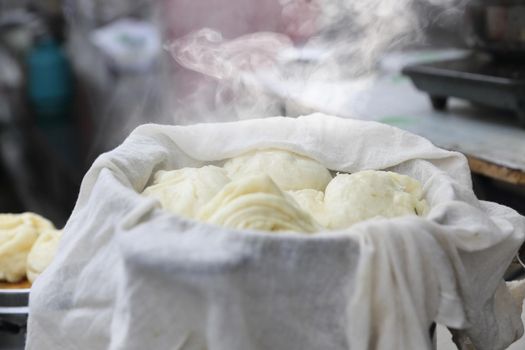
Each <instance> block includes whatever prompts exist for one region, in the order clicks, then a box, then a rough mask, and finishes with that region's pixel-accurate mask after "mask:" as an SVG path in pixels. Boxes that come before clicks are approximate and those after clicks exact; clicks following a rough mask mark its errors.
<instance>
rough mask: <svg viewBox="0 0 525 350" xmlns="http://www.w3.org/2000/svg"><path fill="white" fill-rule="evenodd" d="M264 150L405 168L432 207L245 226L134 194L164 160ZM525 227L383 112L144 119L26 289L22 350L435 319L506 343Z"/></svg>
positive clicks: (404, 335) (391, 332)
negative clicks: (351, 218) (256, 228)
mask: <svg viewBox="0 0 525 350" xmlns="http://www.w3.org/2000/svg"><path fill="white" fill-rule="evenodd" d="M268 147H278V148H284V149H288V150H290V151H294V152H298V153H300V154H304V155H307V156H309V157H312V158H314V159H317V160H318V161H320V162H321V163H323V164H324V165H325V166H327V167H328V168H329V169H332V170H334V171H341V172H355V171H358V170H365V169H385V170H393V171H398V172H400V173H403V174H407V175H410V176H412V177H414V178H416V179H418V180H419V181H421V182H422V184H423V186H424V190H425V193H426V198H427V200H428V202H429V205H430V207H431V210H430V212H429V214H428V216H427V217H425V218H420V217H400V218H394V219H380V220H369V221H365V222H362V223H359V224H356V225H354V226H352V227H351V228H349V229H347V230H343V231H334V232H326V233H319V234H315V235H304V234H300V233H264V232H239V231H234V230H228V229H224V228H220V227H214V226H211V225H208V224H205V223H199V222H194V221H191V220H185V219H182V218H179V217H176V216H174V215H172V214H169V213H168V212H165V211H164V210H162V209H160V208H159V206H158V203H157V202H156V201H155V200H152V199H149V198H144V197H142V196H140V195H139V194H138V192H141V191H142V190H143V188H144V187H145V186H146V185H147V184H148V182H149V181H150V180H151V177H152V174H153V173H154V172H155V171H157V170H159V169H176V168H180V167H185V166H202V165H205V164H218V165H220V164H222V161H223V160H224V159H227V158H230V157H233V156H236V155H238V154H241V153H243V152H245V151H248V150H251V149H255V148H268ZM524 231H525V220H524V218H523V217H522V216H520V215H519V214H517V213H516V212H515V211H513V210H512V209H509V208H506V207H503V206H500V205H497V204H494V203H488V202H482V201H478V200H477V199H476V197H475V196H474V194H473V192H472V184H471V180H470V172H469V169H468V165H467V162H466V160H465V158H464V157H463V156H462V155H461V154H459V153H455V152H448V151H444V150H441V149H439V148H437V147H435V146H433V145H432V144H431V143H430V142H429V141H427V140H425V139H423V138H421V137H418V136H416V135H412V134H410V133H407V132H405V131H402V130H399V129H397V128H393V127H390V126H386V125H383V124H379V123H374V122H364V121H356V120H348V119H339V118H336V117H331V116H326V115H321V114H315V115H310V116H305V117H300V118H297V119H291V118H282V117H275V118H267V119H256V120H246V121H240V122H233V123H213V124H199V125H192V126H161V125H144V126H141V127H139V128H137V129H136V130H135V131H134V132H133V133H132V134H131V135H130V136H129V137H128V138H127V139H126V141H125V142H124V143H123V144H122V145H121V146H119V147H118V148H116V149H115V150H113V151H111V152H108V153H106V154H103V155H101V156H100V157H99V158H98V159H97V160H96V161H95V163H94V164H93V166H92V168H91V169H90V170H89V171H88V173H87V174H86V176H85V178H84V181H83V183H82V187H81V190H80V195H79V198H78V202H77V205H76V207H75V209H74V211H73V213H72V215H71V218H70V220H69V221H68V223H67V225H66V227H65V229H64V235H63V239H62V242H61V246H60V249H59V253H58V255H57V257H56V259H55V260H54V262H53V263H52V264H51V266H50V267H49V268H48V270H46V271H45V272H44V274H43V275H41V277H40V278H39V279H38V280H37V281H36V283H35V284H34V285H33V289H32V293H31V298H30V316H29V328H28V342H27V349H38V350H45V349H195V350H197V349H210V350H251V349H257V350H263V349H286V350H294V349H301V350H305V349H312V350H314V349H323V350H332V349H333V350H342V349H352V350H366V349H371V350H373V349H427V348H430V346H431V345H430V337H429V334H428V329H429V327H430V325H431V323H432V322H433V321H437V322H439V323H442V324H444V325H447V326H449V327H452V328H458V329H459V328H462V329H463V330H462V331H460V333H461V334H463V336H468V337H470V338H471V340H472V342H473V343H474V344H475V346H476V349H477V350H485V349H486V350H498V349H504V348H505V347H506V346H508V344H510V343H511V342H512V341H514V340H515V339H517V338H518V337H519V336H521V334H522V333H523V326H522V324H521V320H520V313H519V310H518V309H517V308H516V307H515V304H513V302H512V299H511V297H510V295H509V293H508V290H507V289H506V287H505V286H504V284H503V280H502V276H503V273H504V271H505V269H506V267H507V266H508V265H509V263H510V262H511V260H512V258H513V255H514V254H515V253H516V251H517V249H518V248H519V246H520V244H521V242H522V241H523V239H524ZM496 290H498V293H497V294H496ZM495 295H496V297H495Z"/></svg>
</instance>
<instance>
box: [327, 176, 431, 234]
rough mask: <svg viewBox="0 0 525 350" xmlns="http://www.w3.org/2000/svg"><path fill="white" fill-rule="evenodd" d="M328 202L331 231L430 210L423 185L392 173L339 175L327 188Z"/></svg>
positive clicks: (328, 225)
mask: <svg viewBox="0 0 525 350" xmlns="http://www.w3.org/2000/svg"><path fill="white" fill-rule="evenodd" d="M324 200H325V210H326V213H327V215H328V216H329V217H328V222H327V227H328V228H330V229H342V228H346V227H349V226H351V225H352V224H354V223H356V222H359V221H363V220H367V219H370V218H374V217H386V218H391V217H395V216H402V215H423V214H425V213H426V211H427V204H426V201H425V200H424V199H423V191H422V188H421V184H420V183H419V182H418V181H417V180H415V179H413V178H411V177H409V176H406V175H401V174H398V173H394V172H390V171H376V170H366V171H360V172H357V173H354V174H338V175H337V176H336V177H335V178H334V179H333V180H332V181H331V182H330V184H328V186H327V187H326V192H325V197H324Z"/></svg>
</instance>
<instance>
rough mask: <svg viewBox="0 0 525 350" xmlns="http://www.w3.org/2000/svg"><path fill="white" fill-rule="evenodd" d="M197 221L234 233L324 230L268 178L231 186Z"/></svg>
mask: <svg viewBox="0 0 525 350" xmlns="http://www.w3.org/2000/svg"><path fill="white" fill-rule="evenodd" d="M197 218H198V219H200V220H202V221H205V222H209V223H212V224H216V225H220V226H224V227H228V228H233V229H252V230H261V231H295V232H307V233H311V232H316V231H318V230H319V228H320V227H319V225H318V224H317V223H316V222H315V220H314V219H313V218H312V217H311V216H310V215H309V214H307V213H306V212H304V211H303V210H301V209H300V208H299V207H298V206H296V204H295V203H294V202H293V201H292V200H290V199H289V198H288V197H287V196H286V195H285V193H283V192H282V191H281V190H280V189H279V187H278V186H277V184H275V182H274V181H273V180H272V179H271V178H270V177H269V176H268V175H265V174H263V175H254V176H247V177H244V178H241V179H239V180H236V181H232V182H231V183H229V184H227V185H226V186H224V188H223V189H222V190H221V191H220V192H219V193H218V194H217V195H216V196H215V197H214V198H213V199H212V200H211V201H210V202H209V203H208V204H207V205H205V206H204V207H203V208H202V210H201V211H200V212H199V215H198V216H197Z"/></svg>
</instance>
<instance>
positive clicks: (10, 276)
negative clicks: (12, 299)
mask: <svg viewBox="0 0 525 350" xmlns="http://www.w3.org/2000/svg"><path fill="white" fill-rule="evenodd" d="M52 228H54V227H53V224H52V223H51V222H50V221H48V220H46V219H44V218H43V217H41V216H39V215H36V214H32V213H23V214H0V281H7V282H18V281H20V280H22V279H24V277H25V276H26V266H27V255H28V253H29V251H30V250H31V247H32V246H33V243H34V242H35V241H36V240H37V238H38V236H39V234H40V233H41V232H42V231H43V230H46V229H52Z"/></svg>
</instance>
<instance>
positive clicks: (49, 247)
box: [26, 229, 62, 283]
mask: <svg viewBox="0 0 525 350" xmlns="http://www.w3.org/2000/svg"><path fill="white" fill-rule="evenodd" d="M61 237H62V230H55V229H47V230H44V231H43V232H42V233H41V234H40V235H39V236H38V238H37V239H36V241H35V244H33V247H32V248H31V250H30V251H29V254H28V256H27V271H26V274H27V279H28V280H29V281H30V282H31V283H33V282H34V281H35V279H36V278H37V277H38V276H39V275H40V274H41V273H42V272H44V270H45V269H46V268H47V267H48V266H49V264H51V261H53V258H54V257H55V254H56V251H57V248H58V243H59V242H60V238H61Z"/></svg>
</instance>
